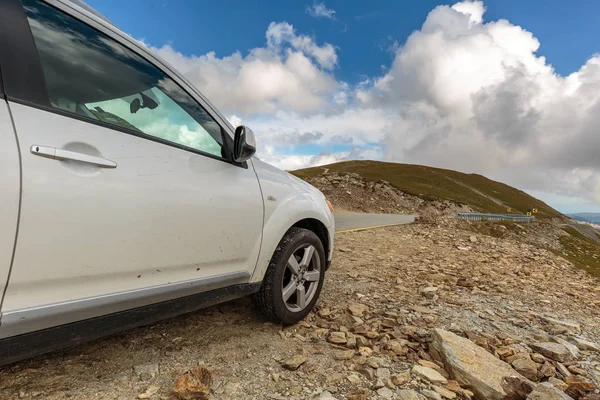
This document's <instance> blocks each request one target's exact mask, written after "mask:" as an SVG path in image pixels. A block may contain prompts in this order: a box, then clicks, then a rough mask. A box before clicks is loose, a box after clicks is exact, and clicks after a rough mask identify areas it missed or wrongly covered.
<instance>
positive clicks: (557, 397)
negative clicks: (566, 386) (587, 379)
mask: <svg viewBox="0 0 600 400" xmlns="http://www.w3.org/2000/svg"><path fill="white" fill-rule="evenodd" d="M527 400H573V398H572V397H571V396H569V395H567V394H565V393H564V392H562V391H560V390H558V389H557V388H555V387H554V386H552V385H551V384H550V383H548V382H544V383H540V384H539V385H537V386H536V387H535V389H533V391H532V392H531V393H530V394H529V396H527Z"/></svg>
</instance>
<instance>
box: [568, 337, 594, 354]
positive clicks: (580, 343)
mask: <svg viewBox="0 0 600 400" xmlns="http://www.w3.org/2000/svg"><path fill="white" fill-rule="evenodd" d="M573 341H574V342H575V344H576V345H577V347H579V349H580V350H589V351H597V352H599V353H600V347H599V346H598V345H597V344H596V343H594V342H590V341H589V340H585V339H581V338H578V337H575V338H573Z"/></svg>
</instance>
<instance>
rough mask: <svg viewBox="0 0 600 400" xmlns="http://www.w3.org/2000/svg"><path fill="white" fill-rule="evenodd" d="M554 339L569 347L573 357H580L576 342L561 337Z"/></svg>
mask: <svg viewBox="0 0 600 400" xmlns="http://www.w3.org/2000/svg"><path fill="white" fill-rule="evenodd" d="M554 341H555V342H557V343H560V344H562V345H563V346H565V347H566V348H567V350H569V353H571V355H572V356H573V358H579V349H578V348H577V346H575V345H574V344H572V343H569V342H567V341H566V340H565V339H563V338H559V337H555V338H554Z"/></svg>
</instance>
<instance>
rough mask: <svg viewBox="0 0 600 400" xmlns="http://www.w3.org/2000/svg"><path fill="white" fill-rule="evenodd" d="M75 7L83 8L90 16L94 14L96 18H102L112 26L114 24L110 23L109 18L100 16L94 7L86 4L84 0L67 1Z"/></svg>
mask: <svg viewBox="0 0 600 400" xmlns="http://www.w3.org/2000/svg"><path fill="white" fill-rule="evenodd" d="M67 1H69V2H71V3H73V4H75V5H78V6H79V7H81V8H83V9H84V10H86V11H87V12H89V13H90V14H93V15H94V16H96V17H98V18H101V19H102V20H104V21H105V22H108V23H109V24H111V25H112V22H110V21H109V20H108V18H106V17H105V16H104V15H102V14H100V12H98V11H97V10H96V9H95V8H94V7H92V6H90V5H89V4H88V3H86V2H85V1H83V0H67Z"/></svg>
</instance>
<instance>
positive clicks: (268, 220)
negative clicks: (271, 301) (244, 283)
mask: <svg viewBox="0 0 600 400" xmlns="http://www.w3.org/2000/svg"><path fill="white" fill-rule="evenodd" d="M252 162H253V165H254V168H255V171H256V173H257V176H258V178H259V181H260V186H261V190H262V193H263V199H264V204H265V212H264V223H263V240H262V245H261V250H260V254H259V257H258V261H257V264H256V267H255V269H254V274H253V275H252V278H251V280H250V282H259V281H262V279H263V277H264V275H265V272H266V270H267V268H268V266H269V262H270V260H271V257H272V256H273V254H274V253H275V250H276V249H277V246H278V245H279V242H280V241H281V239H282V238H283V236H284V235H285V233H286V232H287V231H288V230H289V229H290V228H291V227H293V226H294V225H296V224H297V223H298V222H300V221H304V220H307V219H311V220H317V221H319V222H320V223H321V224H322V225H323V226H324V227H325V228H326V230H327V235H328V240H329V246H328V250H329V251H328V254H326V257H327V260H328V261H329V260H331V255H332V252H333V239H334V237H333V236H334V231H335V222H334V219H333V214H332V213H331V211H330V210H329V207H328V206H327V200H326V199H325V196H323V194H322V193H321V192H320V191H319V190H317V189H316V188H314V187H313V186H311V185H309V184H308V183H306V182H304V181H302V180H300V179H298V178H296V177H295V176H293V175H290V174H288V173H287V172H284V171H281V170H279V169H277V168H275V167H273V166H271V165H268V164H266V163H263V162H261V161H259V160H252Z"/></svg>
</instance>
